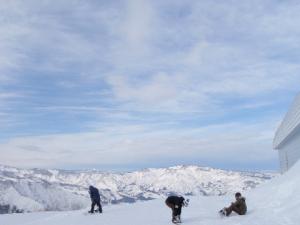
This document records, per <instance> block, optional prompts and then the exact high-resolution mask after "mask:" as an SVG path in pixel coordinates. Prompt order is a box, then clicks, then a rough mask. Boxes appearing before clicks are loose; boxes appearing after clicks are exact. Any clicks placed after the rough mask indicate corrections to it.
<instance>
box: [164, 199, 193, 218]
mask: <svg viewBox="0 0 300 225" xmlns="http://www.w3.org/2000/svg"><path fill="white" fill-rule="evenodd" d="M165 202H166V205H167V206H168V207H169V208H171V209H172V222H173V223H181V218H180V216H181V208H182V206H186V207H187V206H188V203H189V199H187V200H185V199H184V198H183V197H180V196H169V197H168V198H167V199H166V201H165Z"/></svg>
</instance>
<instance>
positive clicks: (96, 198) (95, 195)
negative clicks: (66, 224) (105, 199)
mask: <svg viewBox="0 0 300 225" xmlns="http://www.w3.org/2000/svg"><path fill="white" fill-rule="evenodd" d="M89 193H90V197H91V201H92V205H91V210H90V211H89V213H94V208H95V205H97V206H98V211H99V213H102V206H101V203H100V194H99V190H98V189H97V188H95V187H93V186H90V187H89Z"/></svg>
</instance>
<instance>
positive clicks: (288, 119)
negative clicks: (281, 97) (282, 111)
mask: <svg viewBox="0 0 300 225" xmlns="http://www.w3.org/2000/svg"><path fill="white" fill-rule="evenodd" d="M299 125H300V94H299V95H298V96H297V97H296V98H295V100H294V101H293V104H292V105H291V107H290V109H289V111H288V112H287V114H286V115H285V117H284V119H283V121H282V123H281V125H280V126H279V128H278V130H277V131H276V134H275V137H274V141H273V147H274V148H275V149H278V148H280V144H281V143H282V142H284V140H285V139H286V138H287V137H288V136H289V135H290V134H291V133H292V132H293V131H294V130H295V129H296V128H297V126H299Z"/></svg>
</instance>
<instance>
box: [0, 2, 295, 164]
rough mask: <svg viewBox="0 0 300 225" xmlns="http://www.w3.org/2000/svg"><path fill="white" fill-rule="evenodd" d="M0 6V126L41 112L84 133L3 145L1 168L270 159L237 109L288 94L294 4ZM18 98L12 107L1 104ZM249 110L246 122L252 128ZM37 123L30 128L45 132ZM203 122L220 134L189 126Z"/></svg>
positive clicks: (257, 131)
mask: <svg viewBox="0 0 300 225" xmlns="http://www.w3.org/2000/svg"><path fill="white" fill-rule="evenodd" d="M2 3H3V4H0V15H1V16H0V106H1V110H0V122H1V125H2V124H3V123H6V124H9V123H10V124H14V123H13V121H15V122H17V121H26V119H27V118H28V115H31V114H33V113H34V115H38V116H40V115H41V114H46V113H48V114H49V116H50V117H51V116H53V115H58V114H60V115H63V116H65V117H64V119H65V120H68V119H70V120H72V119H73V121H71V123H72V124H77V123H80V124H81V123H82V124H83V125H82V127H84V130H83V131H82V133H81V134H72V132H70V131H69V129H68V128H69V127H66V130H68V131H64V132H65V133H66V134H62V135H53V136H51V135H46V136H42V137H41V136H35V137H28V138H11V139H10V141H4V142H6V143H4V144H2V145H1V148H2V149H5V150H3V151H2V152H1V160H2V163H9V164H14V165H16V164H19V163H20V164H21V163H22V162H25V163H26V164H27V165H28V166H31V165H36V166H43V165H44V166H55V163H57V165H63V164H64V163H69V164H79V163H81V160H82V161H84V162H85V163H86V164H88V163H97V162H98V161H99V159H101V160H102V161H105V162H107V163H111V164H116V163H124V162H125V163H131V162H133V161H135V160H144V161H147V159H148V158H149V157H150V159H154V158H155V157H162V158H168V154H170V152H172V154H174V155H176V156H178V157H180V155H181V153H182V151H183V150H182V149H184V151H185V153H186V155H187V156H189V157H191V158H194V157H203V158H212V157H213V156H214V157H218V156H220V155H221V156H222V157H224V154H225V155H227V158H224V160H227V159H228V160H229V159H230V158H233V157H234V156H235V155H238V156H240V158H243V154H246V157H247V158H251V159H253V161H255V160H261V159H269V158H272V157H274V152H272V153H270V152H271V151H269V149H268V146H271V141H270V140H271V136H272V131H273V128H272V129H270V126H272V125H270V123H271V122H270V123H268V122H267V123H257V124H254V125H253V126H251V125H250V124H249V123H250V122H249V120H250V118H244V117H245V115H242V114H238V112H237V111H238V110H239V109H247V110H253V109H256V110H257V109H259V108H261V107H266V106H270V107H272V106H274V105H276V104H277V105H278V103H279V100H278V99H279V97H280V96H281V95H286V96H287V97H286V98H291V96H292V95H293V94H294V93H295V92H296V90H297V89H299V85H298V84H299V81H300V76H299V72H300V70H299V65H298V61H299V57H300V55H299V53H298V52H299V51H298V50H299V47H300V46H299V40H298V39H299V33H300V28H299V26H297V24H298V23H297V21H300V16H299V13H298V12H299V9H300V8H299V5H298V4H294V3H292V2H282V3H277V2H269V1H251V2H241V1H230V2H214V1H185V2H179V1H146V0H143V1H135V0H130V1H125V2H105V3H104V2H101V3H98V2H96V1H95V2H94V1H89V2H86V1H85V2H83V1H76V0H70V1H61V2H55V3H53V2H52V1H42V2H40V1H38V2H37V1H26V2H20V1H9V2H7V1H5V3H4V1H2ZM41 77H43V79H41ZM53 77H55V79H54V80H51V79H52V78H53ZM32 78H34V79H32ZM32 80H33V81H32ZM41 80H43V81H44V83H43V82H41V83H39V81H41ZM48 81H49V82H48ZM19 88H20V89H22V90H18V89H19ZM47 88H49V93H46V92H47V91H46V90H47ZM23 90H25V91H24V92H22V91H23ZM29 92H30V93H31V95H27V94H25V93H29ZM96 92H97V94H90V93H96ZM98 92H99V93H98ZM19 93H20V94H19ZM20 95H21V96H23V99H22V103H23V104H18V102H16V101H13V100H16V99H18V98H19V97H20ZM33 96H34V97H33ZM241 99H242V101H240V102H239V101H238V100H241ZM12 102H14V106H12V105H11V103H12ZM24 105H25V106H24ZM8 107H9V108H10V112H9V113H10V114H9V113H8V112H7V111H5V110H3V109H7V108H8ZM22 107H24V108H22ZM25 108H26V110H25ZM280 110H281V111H282V109H280ZM25 111H26V112H25ZM274 111H276V110H274ZM277 111H278V110H277ZM23 113H24V115H23ZM26 113H27V114H26ZM259 113H260V112H256V114H255V115H253V117H254V118H253V119H252V121H254V120H259V121H261V120H262V119H261V118H260V117H261V115H259ZM74 114H77V115H79V116H78V117H76V116H74ZM137 114H138V115H137ZM231 114H234V115H231ZM237 114H238V115H237ZM278 114H279V113H278V112H277V113H276V112H273V114H272V115H270V117H276V118H278V117H279V115H278ZM70 115H71V116H70ZM236 115H237V117H238V118H235V116H236ZM26 116H27V117H26ZM81 116H82V117H81ZM222 116H224V117H226V118H225V119H224V118H222ZM247 116H249V115H247ZM251 116H252V115H251ZM83 117H84V118H86V117H88V118H92V119H90V120H84V119H82V118H83ZM214 117H216V118H214ZM241 117H243V119H239V118H241ZM41 118H42V119H40V118H39V119H40V120H39V121H33V122H36V124H42V125H44V126H42V127H41V128H40V129H41V130H43V133H47V132H49V133H50V131H48V130H47V129H48V128H47V125H48V124H47V123H45V121H43V119H45V117H41ZM74 118H75V119H74ZM187 118H188V119H189V121H188V122H189V123H190V126H189V124H185V123H184V121H186V120H187ZM199 118H200V120H201V122H199V121H198V119H199ZM51 119H53V120H54V117H51ZM37 120H38V119H37ZM206 120H207V124H213V123H218V121H219V123H221V122H220V121H222V123H225V125H219V126H215V127H214V126H209V125H208V126H207V128H203V127H201V126H203V124H204V122H203V121H206ZM278 120H279V119H277V120H276V121H275V120H274V121H272V122H274V124H275V123H277V121H278ZM224 121H225V122H224ZM245 121H246V122H245ZM2 122H3V123H2ZM30 122H32V121H29V122H28V127H27V131H28V130H29V131H28V133H31V132H30V130H31V129H30V127H29V126H33V125H32V123H30ZM64 122H65V121H64ZM198 122H199V125H198V127H200V128H199V129H196V128H194V127H195V126H197V124H198ZM44 123H45V124H46V125H45V124H44ZM53 123H54V124H55V123H57V124H58V125H60V124H59V123H61V121H55V120H54V121H53ZM232 123H233V124H232ZM191 124H192V125H191ZM66 126H67V125H66ZM174 127H175V128H174ZM19 128H20V127H18V126H16V129H15V130H18V129H19ZM22 128H24V127H22ZM2 129H3V128H2ZM70 129H71V128H70ZM25 130H26V129H25ZM241 131H242V132H241ZM2 133H4V131H3V132H2ZM24 133H26V131H24ZM51 133H52V132H51ZM69 133H70V134H69ZM216 139H217V141H216ZM269 144H270V145H269ZM253 149H254V150H253ZM266 149H267V150H266ZM39 150H40V151H39ZM28 151H29V152H28ZM260 151H262V152H263V154H262V155H263V157H261V158H258V157H256V156H257V155H260V154H258V153H260ZM87 152H90V153H92V154H93V155H95V157H88V156H87ZM223 152H224V154H223ZM253 152H254V153H255V154H253ZM221 153H222V154H221ZM269 154H270V155H269ZM70 156H72V157H70ZM73 156H74V157H73ZM151 157H152V158H151ZM47 163H48V165H46V164H47Z"/></svg>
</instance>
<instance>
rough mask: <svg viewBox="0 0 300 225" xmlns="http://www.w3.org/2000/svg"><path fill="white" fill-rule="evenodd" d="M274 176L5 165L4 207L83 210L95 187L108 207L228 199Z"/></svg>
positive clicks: (0, 185)
mask: <svg viewBox="0 0 300 225" xmlns="http://www.w3.org/2000/svg"><path fill="white" fill-rule="evenodd" d="M272 177H274V174H271V173H269V174H268V173H254V172H252V173H250V172H248V173H247V172H233V171H224V170H218V169H212V168H206V167H198V166H177V167H171V168H164V169H146V170H143V171H137V172H130V173H105V172H100V171H61V170H41V169H33V170H25V169H17V168H12V167H7V166H0V204H2V205H3V204H10V205H15V206H17V207H18V208H19V209H24V210H25V211H41V210H71V209H80V208H84V207H86V206H87V205H88V204H89V197H88V191H87V188H88V186H89V185H94V186H96V187H98V188H99V189H100V192H101V196H102V201H103V202H104V203H105V202H106V203H107V202H110V203H120V202H135V201H137V200H150V199H156V198H160V197H164V196H166V195H168V194H170V193H179V194H183V195H195V196H196V195H225V194H227V193H233V192H235V191H236V190H248V189H251V188H254V187H256V186H257V185H259V184H261V183H263V182H265V181H266V180H269V179H271V178H272ZM21 199H22V200H21Z"/></svg>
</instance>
